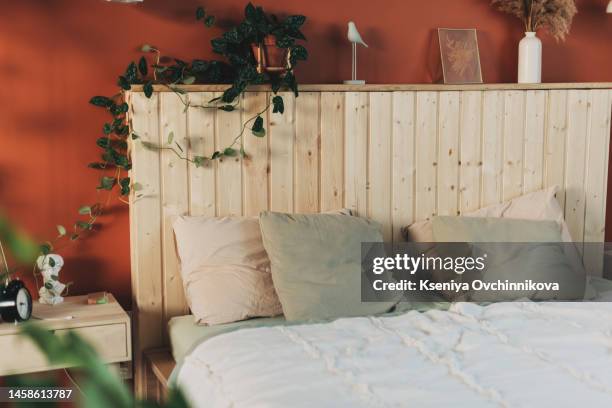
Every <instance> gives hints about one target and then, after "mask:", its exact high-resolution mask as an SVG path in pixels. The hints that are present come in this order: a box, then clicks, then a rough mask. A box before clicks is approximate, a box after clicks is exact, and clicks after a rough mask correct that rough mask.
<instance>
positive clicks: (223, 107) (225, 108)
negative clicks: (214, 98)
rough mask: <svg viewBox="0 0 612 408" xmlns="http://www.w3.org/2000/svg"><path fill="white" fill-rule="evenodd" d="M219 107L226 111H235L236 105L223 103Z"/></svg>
mask: <svg viewBox="0 0 612 408" xmlns="http://www.w3.org/2000/svg"><path fill="white" fill-rule="evenodd" d="M219 109H221V110H222V111H225V112H233V111H234V110H235V108H234V105H223V106H219Z"/></svg>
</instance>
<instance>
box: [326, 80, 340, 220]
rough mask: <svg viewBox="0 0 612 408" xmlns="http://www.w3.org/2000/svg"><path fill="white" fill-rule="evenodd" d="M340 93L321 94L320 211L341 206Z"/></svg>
mask: <svg viewBox="0 0 612 408" xmlns="http://www.w3.org/2000/svg"><path fill="white" fill-rule="evenodd" d="M343 178H344V94H342V93H340V92H324V93H322V94H321V181H320V183H321V204H320V206H321V211H332V210H337V209H340V208H342V206H343V205H344V180H343Z"/></svg>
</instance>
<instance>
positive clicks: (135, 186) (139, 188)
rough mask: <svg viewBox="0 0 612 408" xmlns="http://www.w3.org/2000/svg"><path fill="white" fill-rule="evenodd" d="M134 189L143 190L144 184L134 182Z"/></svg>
mask: <svg viewBox="0 0 612 408" xmlns="http://www.w3.org/2000/svg"><path fill="white" fill-rule="evenodd" d="M132 190H134V191H141V190H142V184H140V183H134V184H133V185H132Z"/></svg>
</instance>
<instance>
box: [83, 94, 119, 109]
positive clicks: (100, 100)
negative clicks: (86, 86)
mask: <svg viewBox="0 0 612 408" xmlns="http://www.w3.org/2000/svg"><path fill="white" fill-rule="evenodd" d="M89 103H91V104H92V105H95V106H99V107H101V108H110V107H111V106H113V105H114V103H113V101H112V99H110V98H108V97H106V96H94V97H93V98H91V99H90V100H89Z"/></svg>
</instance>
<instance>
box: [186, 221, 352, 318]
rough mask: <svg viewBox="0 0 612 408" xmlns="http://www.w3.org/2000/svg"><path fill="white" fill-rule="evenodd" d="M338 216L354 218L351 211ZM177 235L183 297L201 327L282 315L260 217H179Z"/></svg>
mask: <svg viewBox="0 0 612 408" xmlns="http://www.w3.org/2000/svg"><path fill="white" fill-rule="evenodd" d="M334 213H336V214H343V215H351V212H350V210H338V211H335V212H334ZM174 235H175V239H176V247H177V252H178V256H179V259H180V261H181V276H182V278H183V287H184V289H185V296H186V298H187V302H188V304H189V307H190V308H191V312H192V313H193V315H194V318H195V320H196V322H197V323H199V324H204V325H215V324H223V323H230V322H235V321H239V320H244V319H248V318H251V317H269V316H276V315H280V314H282V307H281V304H280V302H279V300H278V296H277V295H276V291H275V290H274V285H273V284H272V277H271V275H270V260H269V258H268V255H267V254H266V251H265V249H264V246H263V241H262V238H261V230H260V228H259V218H258V217H203V216H202V217H190V216H180V217H177V218H176V219H175V221H174Z"/></svg>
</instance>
